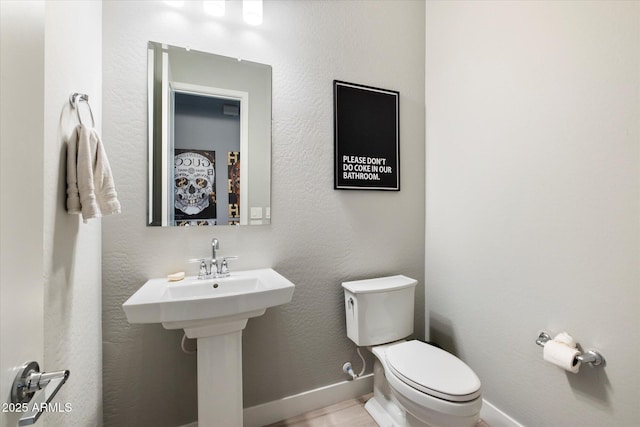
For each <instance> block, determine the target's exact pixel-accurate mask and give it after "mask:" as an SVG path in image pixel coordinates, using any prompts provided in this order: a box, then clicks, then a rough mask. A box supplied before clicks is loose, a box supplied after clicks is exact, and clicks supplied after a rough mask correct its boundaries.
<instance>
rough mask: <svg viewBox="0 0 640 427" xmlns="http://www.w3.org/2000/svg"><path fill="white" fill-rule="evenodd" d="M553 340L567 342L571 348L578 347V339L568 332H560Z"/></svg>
mask: <svg viewBox="0 0 640 427" xmlns="http://www.w3.org/2000/svg"><path fill="white" fill-rule="evenodd" d="M553 340H554V341H555V342H560V343H563V344H566V345H568V346H569V347H571V348H576V345H577V343H576V340H574V339H573V337H572V336H571V335H569V334H568V333H566V332H560V333H559V334H558V335H556V336H555V337H553Z"/></svg>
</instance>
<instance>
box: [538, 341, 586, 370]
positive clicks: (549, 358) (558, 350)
mask: <svg viewBox="0 0 640 427" xmlns="http://www.w3.org/2000/svg"><path fill="white" fill-rule="evenodd" d="M579 354H580V350H578V349H577V348H571V347H569V346H568V345H566V344H564V343H562V342H557V341H547V342H546V343H545V345H544V351H543V358H544V360H545V361H546V362H549V363H553V364H554V365H556V366H559V367H561V368H562V369H564V370H565V371H569V372H572V373H574V374H577V373H578V370H579V369H580V361H579V360H578V359H577V358H576V356H578V355H579Z"/></svg>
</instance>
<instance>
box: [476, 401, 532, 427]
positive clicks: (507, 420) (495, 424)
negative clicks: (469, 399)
mask: <svg viewBox="0 0 640 427" xmlns="http://www.w3.org/2000/svg"><path fill="white" fill-rule="evenodd" d="M480 418H482V421H484V422H486V423H487V424H489V425H490V426H491V427H524V426H523V425H522V424H520V423H519V422H517V421H516V420H514V419H513V418H511V417H510V416H509V415H507V414H505V413H504V412H502V411H501V410H500V409H498V408H497V407H495V406H494V405H493V404H492V403H491V402H487V401H486V400H483V401H482V409H481V410H480Z"/></svg>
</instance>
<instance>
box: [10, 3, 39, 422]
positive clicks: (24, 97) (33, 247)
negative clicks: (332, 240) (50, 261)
mask: <svg viewBox="0 0 640 427" xmlns="http://www.w3.org/2000/svg"><path fill="white" fill-rule="evenodd" d="M0 19H1V21H0V93H1V94H2V96H0V161H1V163H0V174H1V175H0V184H1V187H0V195H1V196H2V202H1V203H0V208H1V209H0V238H1V246H0V304H1V308H0V328H1V330H0V369H1V370H0V392H1V393H2V394H1V396H2V397H1V398H0V400H1V401H2V403H3V404H4V403H7V402H10V390H11V386H12V384H13V380H14V379H15V376H16V374H17V371H18V369H19V367H20V366H22V364H24V363H25V362H29V361H32V360H37V361H39V362H40V363H42V355H43V345H42V342H43V333H44V331H43V329H44V328H43V322H42V317H43V314H42V313H43V309H42V305H43V294H44V291H43V283H44V281H43V277H42V276H43V262H42V261H43V249H42V246H43V245H42V236H43V234H42V209H43V202H42V200H43V195H44V191H43V188H42V182H43V167H42V166H43V162H44V160H43V150H42V137H43V124H42V117H43V108H42V105H43V103H44V91H43V87H44V77H43V76H44V66H43V63H44V19H45V8H44V3H43V2H7V1H3V2H0ZM21 80H23V81H24V82H28V84H18V82H19V81H21ZM20 416H21V414H20V413H11V412H7V411H2V412H0V426H2V427H10V426H11V427H12V426H15V425H17V423H18V419H19V418H20Z"/></svg>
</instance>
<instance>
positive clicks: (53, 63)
mask: <svg viewBox="0 0 640 427" xmlns="http://www.w3.org/2000/svg"><path fill="white" fill-rule="evenodd" d="M45 5H46V17H45V58H44V59H45V63H44V67H45V73H44V95H45V96H44V141H43V144H44V147H43V150H44V159H45V161H44V190H45V191H44V233H43V235H44V272H45V283H46V285H45V304H44V322H45V323H44V325H45V326H44V332H45V333H44V336H45V339H44V368H46V369H47V370H58V369H69V370H70V371H71V376H70V377H69V380H68V381H67V383H66V384H65V385H64V386H63V387H62V388H61V389H60V392H59V393H58V395H57V396H56V398H55V399H56V401H57V402H63V403H67V402H68V403H70V404H71V408H72V410H71V411H70V412H67V413H49V414H45V416H46V422H47V424H48V425H49V426H69V425H78V426H80V425H81V426H88V427H89V426H101V425H102V316H101V297H102V282H101V270H102V267H101V255H102V252H101V226H100V222H101V221H109V218H108V217H107V218H105V219H103V220H100V219H97V220H95V219H94V220H90V221H89V223H87V224H83V223H82V220H81V219H80V217H79V216H78V215H69V214H68V213H67V211H66V204H65V203H66V180H65V177H66V175H65V174H66V166H65V159H66V140H67V139H68V137H69V136H70V134H71V132H72V130H73V129H74V127H75V126H76V125H77V123H78V119H77V116H76V114H75V111H72V110H71V108H70V105H69V101H68V99H69V95H70V94H71V93H74V92H80V93H85V94H88V95H89V101H90V103H91V108H92V110H93V115H94V118H95V120H96V128H97V130H98V131H99V132H100V131H101V125H102V111H101V110H102V108H101V106H102V4H101V2H93V1H91V2H78V1H55V2H45ZM81 108H82V110H81V113H83V115H82V118H83V120H86V123H90V119H89V114H88V110H87V109H86V106H82V107H81ZM106 145H107V146H106V150H107V153H110V151H111V150H110V147H109V146H108V142H106Z"/></svg>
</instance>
